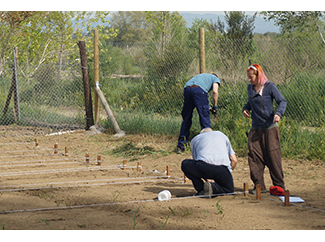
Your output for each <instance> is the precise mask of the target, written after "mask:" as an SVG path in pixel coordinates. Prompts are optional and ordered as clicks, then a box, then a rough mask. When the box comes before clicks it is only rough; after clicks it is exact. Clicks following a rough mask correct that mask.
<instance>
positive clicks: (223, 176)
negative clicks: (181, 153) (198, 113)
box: [181, 128, 237, 196]
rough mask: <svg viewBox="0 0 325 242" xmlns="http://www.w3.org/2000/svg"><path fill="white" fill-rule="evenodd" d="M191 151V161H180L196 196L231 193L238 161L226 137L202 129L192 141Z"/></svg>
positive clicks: (210, 130) (208, 129)
mask: <svg viewBox="0 0 325 242" xmlns="http://www.w3.org/2000/svg"><path fill="white" fill-rule="evenodd" d="M191 150H192V156H193V159H185V160H183V161H182V164H181V169H182V171H183V172H184V174H185V176H186V177H188V178H189V179H190V180H191V181H192V183H193V186H194V189H195V190H196V191H197V193H196V195H210V196H211V195H212V194H221V193H233V192H234V183H233V178H232V171H233V170H234V169H235V166H236V164H237V157H236V155H235V152H234V150H233V149H232V147H231V144H230V141H229V139H228V137H227V136H226V135H225V134H224V133H222V132H220V131H213V130H212V129H211V128H204V129H203V130H202V131H201V132H200V134H198V135H197V136H195V137H194V138H193V139H192V141H191ZM209 180H214V182H211V181H209ZM204 181H205V182H204Z"/></svg>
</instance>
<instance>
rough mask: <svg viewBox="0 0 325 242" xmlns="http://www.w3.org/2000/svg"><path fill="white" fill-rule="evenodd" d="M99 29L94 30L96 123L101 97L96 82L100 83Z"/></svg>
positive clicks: (96, 121)
mask: <svg viewBox="0 0 325 242" xmlns="http://www.w3.org/2000/svg"><path fill="white" fill-rule="evenodd" d="M98 41H99V40H98V29H95V30H94V84H95V94H94V95H95V96H94V110H95V124H97V123H98V122H99V99H98V94H97V92H96V84H98V85H99V49H98Z"/></svg>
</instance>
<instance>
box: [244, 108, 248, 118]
mask: <svg viewBox="0 0 325 242" xmlns="http://www.w3.org/2000/svg"><path fill="white" fill-rule="evenodd" d="M243 115H244V116H245V117H246V118H249V111H248V110H247V109H245V110H244V111H243Z"/></svg>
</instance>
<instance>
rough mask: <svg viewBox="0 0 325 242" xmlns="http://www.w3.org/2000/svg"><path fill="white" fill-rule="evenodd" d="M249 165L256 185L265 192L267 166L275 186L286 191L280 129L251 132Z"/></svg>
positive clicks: (249, 135)
mask: <svg viewBox="0 0 325 242" xmlns="http://www.w3.org/2000/svg"><path fill="white" fill-rule="evenodd" d="M248 151H249V152H248V164H249V168H250V176H251V179H252V181H253V183H254V186H256V185H257V184H259V185H261V188H262V190H265V189H266V187H265V183H264V168H265V166H267V167H268V168H269V171H270V176H271V179H272V182H273V185H274V186H280V187H282V188H283V189H285V186H284V181H283V171H282V158H281V147H280V130H279V127H274V128H271V129H263V130H251V131H250V132H249V134H248Z"/></svg>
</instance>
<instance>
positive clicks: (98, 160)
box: [97, 155, 102, 166]
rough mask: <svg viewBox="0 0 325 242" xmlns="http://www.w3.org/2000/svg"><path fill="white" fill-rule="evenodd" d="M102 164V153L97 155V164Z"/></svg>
mask: <svg viewBox="0 0 325 242" xmlns="http://www.w3.org/2000/svg"><path fill="white" fill-rule="evenodd" d="M101 164H102V156H101V155H97V165H99V166H100V165H101Z"/></svg>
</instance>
